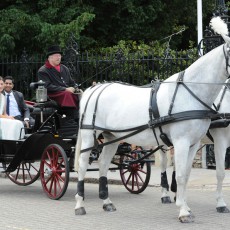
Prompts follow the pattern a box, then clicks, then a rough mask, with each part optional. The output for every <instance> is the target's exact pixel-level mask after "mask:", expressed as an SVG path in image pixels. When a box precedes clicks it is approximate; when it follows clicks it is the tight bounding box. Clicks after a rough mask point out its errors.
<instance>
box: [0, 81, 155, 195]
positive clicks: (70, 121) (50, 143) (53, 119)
mask: <svg viewBox="0 0 230 230" xmlns="http://www.w3.org/2000/svg"><path fill="white" fill-rule="evenodd" d="M31 86H32V87H33V88H36V91H37V92H36V96H37V98H36V101H37V103H36V104H35V103H33V102H29V101H27V104H28V106H29V107H30V109H31V115H32V117H34V119H35V124H34V126H33V127H31V128H25V131H26V132H25V133H26V134H25V136H24V137H21V138H20V139H19V140H0V163H2V167H3V172H4V173H5V175H6V177H8V178H9V179H10V180H11V181H12V182H14V183H15V184H17V185H20V186H27V185H30V184H32V183H33V182H35V181H36V180H37V179H38V178H39V177H40V180H41V184H42V187H43V190H44V192H45V193H46V195H47V196H48V197H49V198H51V199H60V198H61V197H62V196H63V195H64V194H65V192H66V189H67V187H68V182H69V177H70V173H71V172H74V167H73V164H74V154H75V145H76V140H77V130H78V122H77V121H76V120H75V119H74V117H73V114H74V113H73V109H69V108H67V109H64V108H61V107H59V106H58V105H57V103H56V102H54V101H50V100H46V98H47V97H46V95H45V91H44V90H42V89H44V86H43V83H41V82H37V83H32V84H31ZM98 142H99V147H98V148H97V149H92V151H91V156H90V159H89V164H92V163H93V162H95V161H97V160H98V158H99V156H100V153H101V149H102V145H103V139H102V137H100V138H98ZM155 151H157V149H155V150H151V149H150V150H140V149H139V150H137V149H134V150H132V149H131V147H130V145H129V144H127V143H121V144H120V145H119V148H118V150H117V153H116V156H115V157H114V159H113V160H112V162H111V163H112V167H111V168H110V170H118V171H119V172H120V176H121V181H122V183H123V185H124V186H125V188H126V189H127V190H128V191H129V192H131V193H135V194H138V193H141V192H143V191H144V190H145V188H146V187H147V186H148V183H149V179H150V174H151V164H152V162H153V160H151V159H149V156H150V155H151V154H152V153H153V152H155ZM89 171H98V168H92V167H91V168H90V169H89Z"/></svg>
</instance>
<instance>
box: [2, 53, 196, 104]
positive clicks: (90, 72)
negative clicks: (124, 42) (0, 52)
mask: <svg viewBox="0 0 230 230" xmlns="http://www.w3.org/2000/svg"><path fill="white" fill-rule="evenodd" d="M44 61H45V57H44V55H36V56H29V55H28V54H27V53H26V51H24V52H23V54H22V55H21V57H16V56H14V57H10V58H1V59H0V70H1V72H0V75H1V76H3V77H4V76H7V75H11V76H13V77H14V78H15V87H14V88H15V89H16V90H18V91H21V92H22V93H23V94H24V96H25V99H28V100H29V99H32V98H33V96H34V92H32V91H31V89H30V88H29V85H30V83H31V82H34V81H37V71H38V69H39V68H40V67H41V66H42V65H43V64H44ZM194 61H195V60H194V59H192V58H190V57H189V55H186V56H185V57H183V58H181V57H177V56H176V57H174V58H172V57H167V58H165V57H156V56H154V54H153V53H152V52H149V53H148V54H144V55H143V54H141V53H140V54H135V55H134V54H129V55H126V56H124V55H123V54H122V52H117V53H114V54H106V55H99V54H93V53H88V52H85V53H82V54H78V53H76V51H74V50H70V51H68V52H67V51H66V52H64V55H63V64H65V65H67V66H68V67H69V68H70V71H71V74H72V76H73V78H74V79H75V81H76V82H77V83H78V84H81V87H82V88H83V89H85V88H87V87H89V86H90V85H91V83H92V81H94V80H95V81H97V82H103V81H123V82H128V83H131V84H134V85H144V84H148V83H150V82H151V81H152V80H153V79H166V78H168V77H169V76H171V75H172V74H174V73H177V72H179V71H181V70H184V69H186V68H187V67H188V66H189V65H191V63H192V62H194Z"/></svg>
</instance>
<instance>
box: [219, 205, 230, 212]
mask: <svg viewBox="0 0 230 230" xmlns="http://www.w3.org/2000/svg"><path fill="white" fill-rule="evenodd" d="M216 211H217V212H219V213H229V212H230V210H229V209H228V208H227V207H226V206H224V207H217V208H216Z"/></svg>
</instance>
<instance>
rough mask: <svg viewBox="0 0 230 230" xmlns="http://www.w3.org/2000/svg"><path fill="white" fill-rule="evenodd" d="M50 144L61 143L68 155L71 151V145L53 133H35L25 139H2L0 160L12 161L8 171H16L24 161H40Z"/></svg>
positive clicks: (0, 142)
mask: <svg viewBox="0 0 230 230" xmlns="http://www.w3.org/2000/svg"><path fill="white" fill-rule="evenodd" d="M50 144H58V145H60V146H61V147H62V148H63V149H64V150H65V152H66V154H67V156H68V155H69V154H70V152H71V145H70V144H69V143H68V142H66V141H63V139H62V138H60V137H56V136H54V135H53V134H51V133H39V132H37V133H34V134H32V135H30V136H29V137H28V138H27V139H25V140H19V141H11V140H1V141H0V161H1V162H2V163H10V164H9V166H8V167H7V169H6V172H12V171H14V170H15V169H16V168H17V167H18V166H19V165H20V163H21V162H22V161H25V162H27V161H28V162H29V161H40V159H41V155H42V153H43V152H44V150H45V148H46V147H47V146H48V145H50Z"/></svg>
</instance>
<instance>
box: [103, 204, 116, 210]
mask: <svg viewBox="0 0 230 230" xmlns="http://www.w3.org/2000/svg"><path fill="white" fill-rule="evenodd" d="M103 209H104V211H106V212H114V211H116V210H117V209H116V207H115V206H114V205H113V204H112V203H110V204H104V205H103Z"/></svg>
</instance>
